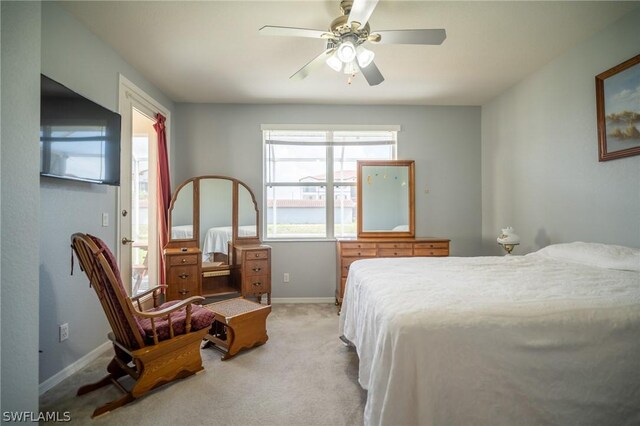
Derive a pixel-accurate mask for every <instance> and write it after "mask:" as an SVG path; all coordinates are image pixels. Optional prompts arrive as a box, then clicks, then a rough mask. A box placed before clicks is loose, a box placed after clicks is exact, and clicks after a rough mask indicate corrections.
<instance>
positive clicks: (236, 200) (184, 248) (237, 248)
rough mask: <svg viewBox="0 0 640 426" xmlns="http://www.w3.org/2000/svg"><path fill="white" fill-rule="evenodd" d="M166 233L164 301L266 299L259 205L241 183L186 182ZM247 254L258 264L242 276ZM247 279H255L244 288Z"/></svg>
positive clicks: (266, 260)
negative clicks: (225, 297)
mask: <svg viewBox="0 0 640 426" xmlns="http://www.w3.org/2000/svg"><path fill="white" fill-rule="evenodd" d="M169 229H170V231H169V235H170V238H169V242H168V243H167V245H166V247H165V251H164V254H165V268H166V281H167V285H168V290H167V299H168V300H172V299H184V298H187V297H191V296H194V295H202V296H205V297H208V296H221V295H225V294H231V293H240V294H241V295H243V296H247V295H249V296H255V297H257V298H260V296H261V295H262V294H267V297H268V300H270V293H271V285H270V283H271V281H270V279H271V277H270V248H269V247H267V246H263V245H261V242H260V238H259V230H260V224H259V213H258V206H257V203H256V199H255V196H254V194H253V192H252V191H251V189H249V187H248V186H247V185H246V184H245V183H243V182H241V181H239V180H238V179H234V178H230V177H226V176H197V177H194V178H191V179H188V180H187V181H185V182H184V183H182V184H181V185H180V186H179V187H178V189H177V190H176V192H175V193H174V196H173V198H172V200H171V205H170V209H169ZM238 254H239V256H238ZM251 255H254V257H256V259H260V260H262V262H258V263H259V264H256V265H257V266H255V265H254V266H253V268H252V269H249V270H247V271H244V270H243V267H244V266H245V265H243V263H242V262H243V261H244V260H243V259H249V257H250V256H251ZM236 257H237V259H236ZM254 263H255V262H254ZM267 274H269V276H268V277H267V276H266V275H267ZM251 276H257V277H258V278H259V279H255V280H254V281H255V283H248V284H247V282H248V281H251V278H250V277H251ZM256 283H258V284H256ZM247 286H249V287H247Z"/></svg>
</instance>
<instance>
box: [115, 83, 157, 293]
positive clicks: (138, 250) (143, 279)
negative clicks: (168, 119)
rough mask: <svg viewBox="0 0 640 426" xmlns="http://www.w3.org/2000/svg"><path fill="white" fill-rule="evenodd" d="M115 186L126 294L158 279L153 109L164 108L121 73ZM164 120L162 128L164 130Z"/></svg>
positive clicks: (121, 264)
mask: <svg viewBox="0 0 640 426" xmlns="http://www.w3.org/2000/svg"><path fill="white" fill-rule="evenodd" d="M119 112H120V115H121V117H122V143H121V152H120V158H121V161H120V174H121V182H120V190H119V201H118V203H119V219H120V220H119V222H118V243H119V244H118V262H119V264H120V273H121V276H122V282H123V284H124V286H125V288H126V289H127V290H128V291H129V292H130V294H131V295H135V294H138V293H141V292H144V291H145V290H147V289H148V288H149V287H150V286H155V285H157V284H160V282H159V275H160V274H159V271H160V260H161V259H160V253H161V252H160V247H159V240H158V229H159V228H158V208H157V205H158V201H157V197H158V136H157V132H156V130H155V128H154V127H153V126H154V124H155V122H156V118H155V117H156V115H157V114H158V113H161V114H163V115H165V116H167V115H168V112H167V111H166V109H165V108H164V107H162V106H161V105H159V104H158V103H157V102H156V101H154V100H153V99H152V98H151V97H149V96H148V95H147V94H146V93H144V92H143V91H142V90H141V89H139V88H138V87H136V86H135V85H134V84H133V83H131V82H130V81H128V80H127V79H126V78H124V77H123V76H120V109H119ZM168 129H169V126H168V124H167V133H168V132H169V130H168Z"/></svg>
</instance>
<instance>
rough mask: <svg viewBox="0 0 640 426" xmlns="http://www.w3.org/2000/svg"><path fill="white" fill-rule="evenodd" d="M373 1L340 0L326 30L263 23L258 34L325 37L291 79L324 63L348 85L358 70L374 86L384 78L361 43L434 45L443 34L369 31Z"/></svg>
mask: <svg viewBox="0 0 640 426" xmlns="http://www.w3.org/2000/svg"><path fill="white" fill-rule="evenodd" d="M377 4H378V0H342V1H341V2H340V10H341V11H342V16H339V17H337V18H336V19H334V20H333V22H332V23H331V25H330V26H329V31H322V30H310V29H306V28H293V27H277V26H271V25H266V26H264V27H262V28H260V34H264V35H275V36H290V37H309V38H320V39H325V40H327V48H326V50H325V51H324V52H322V53H321V54H319V55H318V56H316V57H315V58H314V59H312V60H311V61H310V62H309V63H307V64H306V65H305V66H304V67H302V68H300V69H299V70H298V71H297V72H296V73H295V74H293V75H292V76H291V77H290V78H291V79H294V80H302V79H303V78H305V77H307V76H308V75H309V74H310V73H311V72H312V71H313V70H315V69H317V68H319V67H320V66H322V64H323V63H326V64H327V65H329V66H330V67H331V68H332V69H334V70H335V71H337V72H343V73H345V74H348V75H349V80H348V82H349V84H351V79H352V78H353V77H355V75H356V73H358V71H361V72H362V75H364V78H365V79H366V80H367V83H369V85H370V86H376V85H378V84H380V83H382V82H383V81H384V77H383V76H382V73H381V72H380V70H379V69H378V67H377V66H376V64H375V63H374V62H373V58H374V53H373V52H372V51H371V50H369V49H366V48H365V47H364V46H363V44H364V43H365V42H371V43H376V44H378V43H379V44H426V45H438V44H442V42H443V41H444V39H445V38H446V37H447V33H446V31H445V30H444V29H423V30H385V31H376V32H375V33H373V32H371V30H370V27H369V23H368V21H369V18H370V17H371V14H372V13H373V10H374V9H375V7H376V5H377Z"/></svg>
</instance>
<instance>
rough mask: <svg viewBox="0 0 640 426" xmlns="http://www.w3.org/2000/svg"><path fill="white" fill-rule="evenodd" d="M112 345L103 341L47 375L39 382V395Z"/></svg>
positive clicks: (80, 368) (87, 363)
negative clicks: (51, 374) (65, 365)
mask: <svg viewBox="0 0 640 426" xmlns="http://www.w3.org/2000/svg"><path fill="white" fill-rule="evenodd" d="M112 346H113V344H112V343H111V342H109V341H107V342H104V343H103V344H101V345H100V346H98V347H97V348H95V349H94V350H92V351H91V352H89V353H88V354H86V355H85V356H83V357H82V358H80V359H79V360H77V361H76V362H74V363H73V364H70V365H68V366H67V367H65V368H64V369H63V370H61V371H59V372H57V373H56V374H54V375H53V376H51V377H49V378H48V379H47V380H45V381H44V382H42V383H40V385H39V392H40V395H42V394H43V393H45V392H46V391H48V390H49V389H51V388H53V387H54V386H55V385H57V384H58V383H60V382H62V381H63V380H64V379H66V378H67V377H69V376H71V375H72V374H73V373H76V372H78V371H80V370H82V369H83V368H84V367H86V366H87V365H89V364H90V363H91V362H92V361H93V360H95V359H96V358H98V357H99V356H100V355H102V354H103V353H104V352H105V351H107V350H108V349H110V348H111V347H112Z"/></svg>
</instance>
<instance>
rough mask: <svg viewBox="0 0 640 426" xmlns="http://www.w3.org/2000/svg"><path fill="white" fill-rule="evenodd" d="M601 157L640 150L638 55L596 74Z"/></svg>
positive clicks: (599, 150)
mask: <svg viewBox="0 0 640 426" xmlns="http://www.w3.org/2000/svg"><path fill="white" fill-rule="evenodd" d="M596 109H597V114H598V153H599V160H600V161H607V160H614V159H616V158H622V157H630V156H632V155H638V154H640V55H637V56H634V57H633V58H631V59H629V60H628V61H625V62H623V63H621V64H620V65H617V66H615V67H613V68H611V69H610V70H607V71H605V72H603V73H601V74H598V75H597V76H596Z"/></svg>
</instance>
